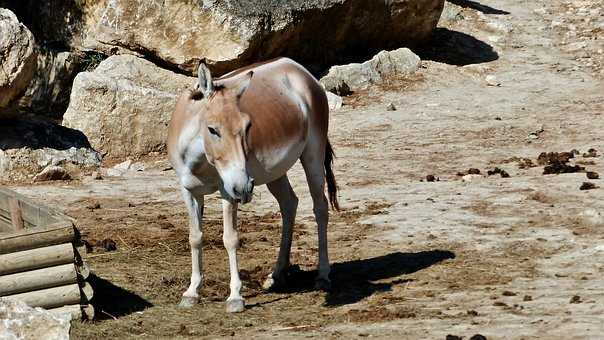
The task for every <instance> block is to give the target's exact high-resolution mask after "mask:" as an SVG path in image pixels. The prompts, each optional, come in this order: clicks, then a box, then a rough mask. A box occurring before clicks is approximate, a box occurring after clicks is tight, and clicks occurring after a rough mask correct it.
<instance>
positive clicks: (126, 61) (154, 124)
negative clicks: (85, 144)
mask: <svg viewBox="0 0 604 340" xmlns="http://www.w3.org/2000/svg"><path fill="white" fill-rule="evenodd" d="M194 82H195V78H191V77H186V76H183V75H179V74H176V73H173V72H171V71H167V70H165V69H162V68H159V67H157V66H155V65H154V64H153V63H151V62H149V61H146V60H144V59H141V58H138V57H136V56H132V55H119V56H111V57H109V58H108V59H106V60H104V61H102V62H101V63H100V64H99V66H97V68H96V69H95V70H94V71H93V72H81V73H79V74H78V75H77V76H76V78H75V80H74V83H73V88H72V92H71V98H70V102H69V108H68V109H67V111H66V112H65V115H64V116H63V124H64V125H65V126H68V127H70V128H73V129H77V130H80V131H82V132H83V133H84V134H85V135H86V136H87V137H88V140H89V141H90V144H92V147H94V148H95V149H96V150H98V151H99V152H100V153H101V154H102V155H104V156H105V155H107V156H109V157H114V158H118V157H121V158H123V157H129V156H137V155H144V154H148V153H149V152H152V151H163V150H165V142H166V138H167V131H168V129H167V127H168V123H169V121H170V116H171V114H172V111H173V110H174V106H175V103H176V99H177V96H178V95H179V94H180V93H181V92H182V91H183V90H185V89H186V88H190V87H191V86H192V85H193V84H194Z"/></svg>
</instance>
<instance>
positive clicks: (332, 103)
mask: <svg viewBox="0 0 604 340" xmlns="http://www.w3.org/2000/svg"><path fill="white" fill-rule="evenodd" d="M325 94H326V95H327V105H329V110H330V111H335V110H338V109H340V108H341V107H342V97H340V96H338V95H337V94H333V93H331V92H329V91H326V92H325Z"/></svg>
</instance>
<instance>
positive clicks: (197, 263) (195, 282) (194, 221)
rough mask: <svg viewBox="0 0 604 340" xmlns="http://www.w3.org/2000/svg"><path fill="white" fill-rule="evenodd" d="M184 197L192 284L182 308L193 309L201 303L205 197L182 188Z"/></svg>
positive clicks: (182, 302)
mask: <svg viewBox="0 0 604 340" xmlns="http://www.w3.org/2000/svg"><path fill="white" fill-rule="evenodd" d="M182 196H183V199H184V201H185V204H186V205H187V209H188V211H189V245H190V246H191V284H190V285H189V288H188V289H187V290H186V291H185V292H184V294H183V295H182V300H181V301H180V306H181V307H192V306H193V305H194V304H196V303H197V302H198V301H199V292H198V291H199V287H200V286H201V280H202V272H201V267H202V261H201V260H202V250H201V236H202V231H201V219H202V217H203V196H199V197H195V196H193V194H191V192H189V191H188V190H187V189H185V188H182Z"/></svg>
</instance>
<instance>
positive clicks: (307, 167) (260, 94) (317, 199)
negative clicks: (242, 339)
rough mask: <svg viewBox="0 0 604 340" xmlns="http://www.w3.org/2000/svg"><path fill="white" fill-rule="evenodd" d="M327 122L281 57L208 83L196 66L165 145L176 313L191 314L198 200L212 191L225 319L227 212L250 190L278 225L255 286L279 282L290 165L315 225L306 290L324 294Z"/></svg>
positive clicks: (307, 81)
mask: <svg viewBox="0 0 604 340" xmlns="http://www.w3.org/2000/svg"><path fill="white" fill-rule="evenodd" d="M328 122H329V108H328V105H327V98H326V95H325V91H324V90H323V88H322V87H321V85H320V84H319V83H318V82H317V80H316V79H315V78H314V77H313V76H312V75H311V74H310V73H309V72H308V71H307V70H306V69H304V67H302V66H301V65H299V64H298V63H296V62H294V61H293V60H291V59H287V58H278V59H274V60H272V61H268V62H265V63H258V64H254V65H251V66H248V67H244V68H241V69H238V70H235V71H232V72H230V73H228V74H226V75H224V76H222V77H220V78H217V79H213V78H212V75H211V74H210V71H209V69H208V68H207V67H206V66H205V65H204V64H203V63H201V64H200V65H199V69H198V81H197V83H196V84H195V86H194V88H193V89H192V90H187V91H185V92H184V93H183V94H182V95H181V96H180V98H179V99H178V102H177V104H176V108H175V110H174V112H173V114H172V119H171V121H170V125H169V130H168V141H167V146H168V157H169V159H170V162H171V163H172V165H173V168H174V170H175V172H176V175H177V176H178V179H179V182H180V186H181V191H182V196H183V199H184V201H185V204H186V206H187V208H188V211H189V216H190V231H189V244H190V246H191V262H192V271H191V283H190V285H189V288H188V289H187V290H186V291H185V292H184V294H183V297H182V300H181V302H180V306H182V307H191V306H193V305H194V304H195V303H197V302H198V300H199V294H198V290H199V287H200V286H201V281H202V272H201V264H202V249H201V240H202V228H201V222H202V217H203V204H204V203H203V202H204V196H205V195H208V194H211V193H214V192H216V191H219V192H220V195H221V197H222V209H223V224H224V231H223V236H222V238H223V242H224V246H225V248H226V251H227V253H228V258H229V268H230V275H231V280H230V295H229V297H228V299H227V301H226V310H227V312H241V311H243V310H244V300H243V298H242V296H241V294H240V290H241V280H240V279H239V269H238V264H237V248H238V246H239V238H238V234H237V230H236V225H237V205H238V204H239V203H241V204H245V203H248V202H250V201H251V199H252V191H253V189H254V185H259V184H266V185H267V187H268V189H269V191H270V192H271V194H272V195H273V196H274V197H275V198H276V199H277V202H278V203H279V209H280V211H281V216H282V219H283V226H282V235H281V244H280V248H279V255H278V258H277V262H276V264H275V266H274V268H273V271H272V273H271V274H270V275H269V276H268V278H267V279H266V281H265V282H264V285H263V287H264V288H265V289H271V288H276V287H278V286H279V285H283V284H284V283H285V282H284V280H285V270H286V269H287V267H288V266H289V264H290V263H289V261H290V251H291V243H292V232H293V229H292V228H293V225H294V219H295V217H296V210H297V207H298V198H297V197H296V194H295V193H294V191H293V190H292V187H291V185H290V183H289V180H288V178H287V171H288V170H289V169H290V168H291V167H292V166H293V165H294V163H295V162H296V161H297V160H298V159H300V161H301V163H302V166H303V168H304V172H305V174H306V181H307V182H308V187H309V190H310V194H311V196H312V202H313V212H314V215H315V220H316V223H317V226H318V234H319V235H318V237H319V265H318V276H317V278H316V281H315V287H316V288H317V289H329V288H330V280H329V271H330V268H329V258H328V254H327V222H328V202H327V199H326V198H325V195H324V185H325V183H327V192H328V195H329V203H330V204H331V206H332V208H334V209H339V206H338V200H337V186H336V181H335V177H334V174H333V171H332V168H331V167H332V162H333V157H334V153H333V149H332V147H331V144H330V143H329V140H328V139H327V129H328Z"/></svg>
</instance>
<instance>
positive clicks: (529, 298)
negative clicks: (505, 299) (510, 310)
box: [522, 295, 533, 302]
mask: <svg viewBox="0 0 604 340" xmlns="http://www.w3.org/2000/svg"><path fill="white" fill-rule="evenodd" d="M522 301H524V302H527V301H533V297H532V296H530V295H525V296H524V297H523V298H522Z"/></svg>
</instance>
